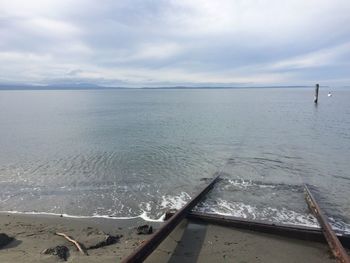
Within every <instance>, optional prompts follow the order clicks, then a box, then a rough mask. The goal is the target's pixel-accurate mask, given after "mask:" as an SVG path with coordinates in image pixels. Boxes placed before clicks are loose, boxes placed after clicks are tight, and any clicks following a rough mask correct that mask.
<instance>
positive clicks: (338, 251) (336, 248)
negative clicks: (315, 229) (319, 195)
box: [304, 184, 350, 263]
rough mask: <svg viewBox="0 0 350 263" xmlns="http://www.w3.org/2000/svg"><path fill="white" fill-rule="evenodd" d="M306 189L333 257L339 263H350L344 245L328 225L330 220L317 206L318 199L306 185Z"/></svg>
mask: <svg viewBox="0 0 350 263" xmlns="http://www.w3.org/2000/svg"><path fill="white" fill-rule="evenodd" d="M304 188H305V197H306V201H307V204H308V206H309V208H310V210H311V211H312V213H313V214H314V215H315V217H316V218H317V220H318V222H319V223H320V225H321V227H322V232H323V234H324V237H325V238H326V240H327V243H328V245H329V247H330V248H331V250H332V253H333V255H334V256H335V258H336V259H337V261H338V262H341V263H350V258H349V256H348V254H347V253H346V251H345V249H344V248H343V246H342V244H341V243H340V241H339V239H338V238H337V236H336V234H335V233H334V231H333V229H332V227H331V225H330V224H329V223H328V220H327V218H326V216H325V215H324V214H323V212H322V210H321V208H320V206H319V205H318V204H317V202H316V199H315V198H314V197H313V195H312V194H311V192H310V190H309V188H308V186H307V185H306V184H304Z"/></svg>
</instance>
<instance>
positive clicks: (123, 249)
mask: <svg viewBox="0 0 350 263" xmlns="http://www.w3.org/2000/svg"><path fill="white" fill-rule="evenodd" d="M146 223H147V222H145V221H143V220H142V219H135V220H115V219H101V218H90V219H80V218H67V217H59V216H46V215H25V214H8V213H1V214H0V233H6V234H7V235H9V236H11V237H14V238H15V240H14V241H13V242H11V243H10V244H9V245H8V246H6V247H4V248H2V249H0V262H2V263H7V262H59V261H61V260H60V259H59V258H58V257H57V256H54V255H45V254H43V251H44V250H45V249H48V248H52V247H55V246H61V245H63V246H66V247H67V248H68V249H69V257H68V259H67V261H68V262H100V261H102V262H118V261H120V259H121V258H123V257H124V256H126V255H128V254H129V253H131V252H132V251H133V249H134V248H135V247H137V246H138V245H139V244H140V242H142V240H144V239H146V238H148V237H149V235H137V233H136V229H135V227H137V226H138V225H142V224H146ZM152 225H153V226H155V224H152ZM56 232H61V233H65V234H67V235H68V236H70V237H72V238H73V239H75V240H77V241H78V242H79V243H81V244H83V245H84V246H85V247H89V246H93V245H95V244H97V243H99V242H101V241H103V240H104V239H105V237H106V234H109V235H113V236H121V237H120V239H119V241H118V242H117V243H115V244H113V245H109V246H105V247H101V248H98V249H88V250H87V252H88V256H86V255H83V254H81V253H80V252H79V251H77V249H76V247H75V246H74V244H73V243H71V242H69V241H68V240H66V239H65V238H64V237H62V236H58V235H56V234H55V233H56Z"/></svg>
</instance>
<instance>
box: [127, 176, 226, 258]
mask: <svg viewBox="0 0 350 263" xmlns="http://www.w3.org/2000/svg"><path fill="white" fill-rule="evenodd" d="M219 177H220V174H219V175H217V176H216V177H215V178H214V179H212V181H211V182H210V183H209V184H208V185H207V186H206V187H205V188H204V189H202V190H201V191H200V192H199V193H198V194H197V195H196V196H195V197H194V198H192V199H191V200H190V201H189V202H187V203H186V204H185V205H184V206H183V207H182V208H181V209H180V210H179V211H177V212H176V213H175V214H174V215H173V216H172V217H171V218H170V219H169V220H168V221H166V223H164V225H163V226H162V227H161V228H160V229H159V230H158V231H157V232H156V233H155V234H154V235H153V236H152V237H151V238H150V239H149V240H147V241H146V242H144V243H143V244H142V245H140V246H139V247H138V248H136V250H135V251H134V252H133V253H132V254H130V255H129V256H128V257H126V258H125V259H123V260H122V263H134V262H143V261H144V260H145V259H146V258H147V257H148V256H149V255H150V254H151V253H152V252H153V251H154V250H155V249H156V248H157V247H158V246H159V244H160V243H161V242H162V241H163V240H164V239H165V238H166V237H167V236H168V235H169V234H170V233H171V231H173V230H174V228H175V227H176V226H177V225H178V224H179V223H180V222H181V220H182V219H183V218H184V217H186V215H187V213H188V212H189V211H190V210H191V209H192V208H193V207H195V205H196V204H197V203H198V202H199V201H200V200H201V199H202V198H203V197H204V195H205V194H206V193H208V192H209V190H210V189H212V188H213V186H214V184H215V183H216V182H217V181H218V179H219Z"/></svg>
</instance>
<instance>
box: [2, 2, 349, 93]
mask: <svg viewBox="0 0 350 263" xmlns="http://www.w3.org/2000/svg"><path fill="white" fill-rule="evenodd" d="M349 14H350V1H349V0H307V1H306V0H285V1H281V0H215V1H212V0H191V1H189V0H169V1H162V0H158V1H157V0H153V1H151V0H129V1H118V0H113V1H112V0H100V1H98V0H96V1H94V0H74V1H71V0H69V1H68V0H22V1H19V0H11V1H9V0H0V83H5V84H13V83H16V84H17V83H20V84H31V85H62V84H77V83H88V84H91V85H100V86H123V87H159V86H269V85H314V84H315V83H320V84H321V85H330V86H350V15H349Z"/></svg>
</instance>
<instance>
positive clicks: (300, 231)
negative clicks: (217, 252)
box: [187, 212, 350, 248]
mask: <svg viewBox="0 0 350 263" xmlns="http://www.w3.org/2000/svg"><path fill="white" fill-rule="evenodd" d="M187 218H188V219H191V220H197V221H202V222H205V223H210V224H216V225H222V226H227V227H234V228H240V229H248V230H251V231H256V232H261V233H268V234H274V235H279V236H285V237H291V238H296V239H302V240H309V241H317V242H326V239H325V238H324V236H323V233H322V231H321V229H320V228H314V227H307V226H298V225H287V224H277V223H270V222H266V221H258V220H247V219H243V218H238V217H233V216H224V215H217V214H207V213H201V212H190V213H188V215H187ZM337 237H338V238H339V240H340V241H341V243H342V244H343V246H344V247H347V248H350V235H341V234H338V235H337Z"/></svg>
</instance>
